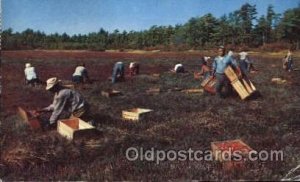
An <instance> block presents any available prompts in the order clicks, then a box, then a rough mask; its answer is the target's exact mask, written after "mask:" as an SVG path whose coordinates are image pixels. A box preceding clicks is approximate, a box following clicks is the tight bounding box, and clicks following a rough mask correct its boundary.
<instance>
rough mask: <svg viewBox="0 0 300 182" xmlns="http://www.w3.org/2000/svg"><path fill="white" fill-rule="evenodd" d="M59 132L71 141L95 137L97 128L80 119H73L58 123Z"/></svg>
mask: <svg viewBox="0 0 300 182" xmlns="http://www.w3.org/2000/svg"><path fill="white" fill-rule="evenodd" d="M57 131H58V133H59V134H61V135H62V136H64V137H66V138H67V139H69V140H73V139H77V138H81V137H86V136H93V135H94V134H95V133H96V131H97V130H96V128H95V127H94V126H92V125H90V124H89V123H87V122H85V121H83V120H81V119H80V118H71V119H64V120H59V121H58V122H57Z"/></svg>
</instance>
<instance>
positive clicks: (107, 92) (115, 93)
mask: <svg viewBox="0 0 300 182" xmlns="http://www.w3.org/2000/svg"><path fill="white" fill-rule="evenodd" d="M121 94H122V93H121V92H120V91H117V90H104V91H102V92H101V95H102V96H104V97H108V98H110V97H113V96H118V95H121Z"/></svg>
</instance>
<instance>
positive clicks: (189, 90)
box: [182, 89, 204, 94]
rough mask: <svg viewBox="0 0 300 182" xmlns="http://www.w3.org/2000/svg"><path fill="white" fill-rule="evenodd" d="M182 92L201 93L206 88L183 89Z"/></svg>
mask: <svg viewBox="0 0 300 182" xmlns="http://www.w3.org/2000/svg"><path fill="white" fill-rule="evenodd" d="M182 92H185V93H187V94H197V93H198V94H199V93H203V92H204V90H203V89H186V90H183V91H182Z"/></svg>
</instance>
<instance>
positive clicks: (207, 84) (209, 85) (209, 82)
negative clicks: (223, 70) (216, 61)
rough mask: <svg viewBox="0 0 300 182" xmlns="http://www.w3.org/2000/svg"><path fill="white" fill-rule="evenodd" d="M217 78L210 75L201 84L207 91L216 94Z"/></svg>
mask: <svg viewBox="0 0 300 182" xmlns="http://www.w3.org/2000/svg"><path fill="white" fill-rule="evenodd" d="M216 83H217V80H216V78H214V77H212V76H210V77H208V78H206V79H205V80H203V81H202V82H201V86H202V87H203V88H204V90H205V91H207V92H209V93H212V94H215V93H216Z"/></svg>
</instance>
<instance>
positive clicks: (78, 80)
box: [72, 75, 83, 84]
mask: <svg viewBox="0 0 300 182" xmlns="http://www.w3.org/2000/svg"><path fill="white" fill-rule="evenodd" d="M72 81H73V82H74V83H77V84H79V83H83V77H82V76H79V75H76V76H73V77H72Z"/></svg>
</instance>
